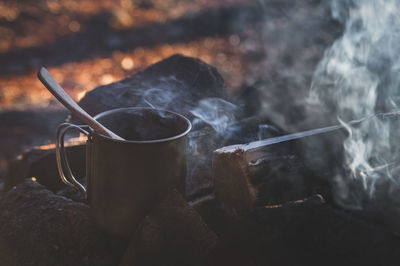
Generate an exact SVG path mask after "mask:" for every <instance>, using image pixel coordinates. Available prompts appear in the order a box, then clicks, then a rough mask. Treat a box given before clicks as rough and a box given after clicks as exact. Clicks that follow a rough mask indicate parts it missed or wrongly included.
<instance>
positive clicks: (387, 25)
mask: <svg viewBox="0 0 400 266" xmlns="http://www.w3.org/2000/svg"><path fill="white" fill-rule="evenodd" d="M331 8H332V16H333V17H334V18H335V19H337V20H338V21H340V22H341V23H343V24H344V33H343V35H342V36H341V37H340V38H339V39H338V40H336V41H335V43H334V44H333V45H332V46H331V47H330V48H329V49H328V50H327V51H326V52H325V54H324V57H323V59H322V60H321V61H320V62H319V64H318V66H317V69H316V71H315V73H314V76H313V81H312V85H311V91H310V102H312V103H313V104H314V106H317V107H316V108H318V110H320V111H321V113H323V114H325V115H326V114H332V115H331V116H330V117H329V119H330V120H331V121H334V120H336V119H337V120H339V122H340V123H342V124H343V125H344V126H345V128H346V129H347V131H348V133H349V136H348V137H347V138H346V139H345V141H344V143H343V147H344V165H345V168H346V170H347V174H346V175H338V176H336V178H335V181H336V191H337V193H336V197H337V198H336V200H337V201H338V203H340V204H342V205H345V206H346V207H352V208H354V207H356V208H358V207H361V204H362V203H361V201H362V200H360V199H359V196H354V194H357V193H356V192H355V190H357V189H359V188H360V187H361V188H362V189H363V191H366V192H367V195H368V197H369V198H374V197H376V196H377V194H376V191H377V189H378V188H379V187H380V185H381V184H387V183H390V187H391V188H390V190H391V191H393V190H394V189H398V182H399V181H400V176H397V175H393V174H392V173H391V171H390V170H389V169H388V168H385V169H386V171H382V170H379V171H377V169H382V166H383V165H390V164H391V163H392V162H396V161H400V154H399V146H400V145H399V144H398V143H399V140H400V139H399V137H400V134H399V132H400V131H399V130H400V125H399V122H398V119H396V117H398V116H399V115H398V114H397V113H393V114H391V115H390V116H388V115H378V116H374V114H377V113H385V112H390V111H393V110H396V109H398V105H399V104H400V87H399V85H400V73H399V71H400V31H399V29H400V16H399V14H400V5H399V1H398V0H333V1H332V3H331ZM363 117H369V118H368V119H366V120H365V121H363V122H362V123H360V124H357V125H350V124H347V123H346V121H350V120H353V119H360V118H363ZM355 183H356V184H358V185H357V186H358V187H357V188H356V189H355V190H354V189H352V188H351V186H353V185H354V184H355ZM357 197H358V199H357Z"/></svg>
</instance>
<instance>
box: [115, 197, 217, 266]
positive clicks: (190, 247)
mask: <svg viewBox="0 0 400 266" xmlns="http://www.w3.org/2000/svg"><path fill="white" fill-rule="evenodd" d="M217 243H218V237H217V236H216V234H215V233H214V232H213V231H212V230H210V229H209V228H208V226H207V225H206V224H205V222H204V221H203V219H202V218H201V216H200V215H199V214H198V213H197V212H196V211H195V210H194V209H193V208H192V207H190V205H189V204H188V203H187V202H186V201H185V200H184V198H183V197H182V195H181V194H180V193H179V192H178V191H177V190H171V191H170V192H169V193H168V194H167V196H166V197H165V198H164V200H163V201H162V202H161V203H160V204H159V206H158V207H156V208H155V209H154V210H153V211H152V212H151V213H150V214H149V215H148V216H146V217H145V218H144V219H143V221H142V222H141V224H140V225H139V228H138V229H137V231H136V233H135V234H134V236H133V238H132V240H131V243H130V244H129V247H128V249H127V251H126V252H125V254H124V256H123V258H122V260H121V264H120V266H129V265H197V263H198V262H199V261H202V260H204V259H205V258H206V257H207V256H209V255H210V254H211V253H212V251H213V250H214V248H215V247H216V245H217Z"/></svg>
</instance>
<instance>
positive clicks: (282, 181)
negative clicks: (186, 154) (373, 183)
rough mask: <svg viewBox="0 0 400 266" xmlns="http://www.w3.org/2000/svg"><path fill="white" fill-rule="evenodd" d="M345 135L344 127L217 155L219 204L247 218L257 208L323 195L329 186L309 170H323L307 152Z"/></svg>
mask: <svg viewBox="0 0 400 266" xmlns="http://www.w3.org/2000/svg"><path fill="white" fill-rule="evenodd" d="M343 131H344V130H343V126H333V127H327V128H322V129H317V130H310V131H305V132H301V133H295V134H290V135H285V136H282V137H275V138H270V139H266V140H261V141H255V142H250V143H247V144H238V145H231V146H226V147H222V148H220V149H218V150H216V151H214V154H213V163H212V165H213V166H212V168H213V183H214V187H215V197H216V199H217V201H219V202H221V203H222V204H224V205H226V206H227V207H229V208H231V209H232V210H233V211H234V212H236V213H237V214H238V215H244V214H246V213H247V212H248V211H249V210H250V209H251V208H252V207H253V206H254V205H255V204H257V205H262V204H276V203H281V202H286V201H290V200H295V199H298V198H302V197H307V196H309V195H311V194H313V193H316V192H320V191H319V189H321V188H322V187H327V186H329V185H328V184H327V183H326V181H324V180H322V179H319V178H317V177H316V176H315V174H314V173H313V171H312V170H311V169H310V168H309V167H308V166H309V165H311V164H314V165H313V167H315V168H316V169H321V168H323V167H322V166H320V165H318V164H317V163H316V161H315V160H314V161H312V162H310V161H309V160H308V158H309V157H308V154H307V152H308V151H310V150H313V149H315V146H321V147H324V145H322V144H321V143H324V141H325V140H326V138H327V137H331V135H332V134H333V135H334V137H339V136H340V137H341V136H342V135H343V133H344V132H343ZM307 145H308V146H307ZM310 145H311V146H310ZM300 151H301V152H300ZM335 153H336V151H335ZM337 153H339V152H337ZM337 153H336V154H337ZM328 155H329V156H330V154H328V153H326V152H325V153H324V156H328ZM321 156H322V155H321ZM326 161H329V160H324V162H326ZM329 162H332V161H329Z"/></svg>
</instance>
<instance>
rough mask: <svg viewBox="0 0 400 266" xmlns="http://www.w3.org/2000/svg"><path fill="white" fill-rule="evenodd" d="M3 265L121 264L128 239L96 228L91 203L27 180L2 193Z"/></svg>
mask: <svg viewBox="0 0 400 266" xmlns="http://www.w3.org/2000/svg"><path fill="white" fill-rule="evenodd" d="M0 235H1V237H0V265H8V266H30V265H32V266H33V265H38V266H39V265H54V266H61V265H78V266H81V265H82V266H84V265H104V266H106V265H117V263H118V261H119V258H120V256H121V253H122V251H123V250H124V247H126V243H124V242H123V241H121V240H119V239H114V238H111V237H109V236H106V235H105V234H103V233H102V232H101V231H99V230H98V229H96V227H95V225H94V223H93V222H92V220H91V218H90V215H89V206H88V205H86V204H84V203H81V202H74V201H72V200H71V199H68V198H65V197H63V196H60V195H56V194H54V193H53V192H51V191H50V190H47V189H46V188H45V187H44V186H42V185H40V184H39V183H37V182H34V181H32V180H29V179H27V180H25V181H24V182H23V183H22V184H20V185H18V186H17V187H16V188H14V189H11V190H10V191H9V192H7V193H6V194H5V195H4V196H3V197H2V199H0Z"/></svg>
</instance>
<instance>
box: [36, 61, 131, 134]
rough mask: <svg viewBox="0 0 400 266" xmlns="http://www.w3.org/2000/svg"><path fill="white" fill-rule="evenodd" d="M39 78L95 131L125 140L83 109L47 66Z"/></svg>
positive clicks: (40, 72)
mask: <svg viewBox="0 0 400 266" xmlns="http://www.w3.org/2000/svg"><path fill="white" fill-rule="evenodd" d="M37 75H38V78H39V80H40V81H41V82H42V83H43V85H44V86H45V87H46V88H47V89H48V90H49V91H50V92H51V93H52V94H53V95H54V97H56V98H57V100H58V101H60V102H61V103H62V104H63V105H64V106H65V107H67V108H68V109H69V110H70V111H71V112H72V113H73V114H75V115H76V116H77V117H78V118H79V119H81V120H82V121H83V122H85V123H86V124H88V125H89V126H90V127H91V128H93V129H94V130H95V131H97V132H99V133H101V134H103V135H106V136H108V137H111V138H113V139H118V140H123V138H121V137H120V136H118V135H116V134H115V133H114V132H112V131H110V130H109V129H107V128H106V127H105V126H103V125H102V124H100V123H99V122H97V121H96V120H95V119H94V118H93V117H91V116H90V115H89V114H88V113H87V112H86V111H85V110H83V109H82V108H81V107H80V106H79V105H78V104H77V103H76V102H75V101H74V100H73V99H72V98H71V97H70V96H69V95H68V93H66V92H65V90H64V89H63V88H62V87H61V86H60V84H58V83H57V81H56V80H55V79H54V78H53V76H52V75H51V74H50V73H49V71H47V69H46V68H44V67H41V68H40V69H39V71H38V74H37Z"/></svg>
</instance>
